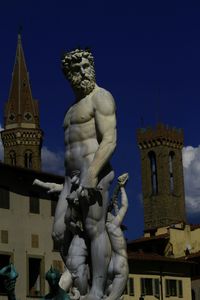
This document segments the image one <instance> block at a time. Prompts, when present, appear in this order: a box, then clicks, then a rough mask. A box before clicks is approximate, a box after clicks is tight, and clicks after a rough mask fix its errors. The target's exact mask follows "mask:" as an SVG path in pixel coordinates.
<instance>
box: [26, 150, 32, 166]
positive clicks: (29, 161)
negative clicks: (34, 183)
mask: <svg viewBox="0 0 200 300" xmlns="http://www.w3.org/2000/svg"><path fill="white" fill-rule="evenodd" d="M32 160H33V155H32V152H31V151H29V150H28V151H26V152H25V155H24V166H25V167H26V168H27V169H31V168H32V166H33V161H32Z"/></svg>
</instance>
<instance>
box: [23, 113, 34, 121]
mask: <svg viewBox="0 0 200 300" xmlns="http://www.w3.org/2000/svg"><path fill="white" fill-rule="evenodd" d="M24 119H25V120H26V121H31V120H32V119H33V117H32V114H31V113H30V112H28V111H27V112H25V113H24Z"/></svg>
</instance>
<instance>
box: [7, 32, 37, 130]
mask: <svg viewBox="0 0 200 300" xmlns="http://www.w3.org/2000/svg"><path fill="white" fill-rule="evenodd" d="M26 124H28V127H29V128H38V127H39V111H38V103H37V101H35V100H34V99H33V97H32V92H31V86H30V82H29V74H28V71H27V67H26V62H25V57H24V51H23V47H22V42H21V34H18V42H17V50H16V56H15V63H14V68H13V73H12V80H11V85H10V92H9V98H8V102H7V104H6V108H5V121H4V127H5V129H9V128H14V127H19V126H22V127H24V126H26Z"/></svg>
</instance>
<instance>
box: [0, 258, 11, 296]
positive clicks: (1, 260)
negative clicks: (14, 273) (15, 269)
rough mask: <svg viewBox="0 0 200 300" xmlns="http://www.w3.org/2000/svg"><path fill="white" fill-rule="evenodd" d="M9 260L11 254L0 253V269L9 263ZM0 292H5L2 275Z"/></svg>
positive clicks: (0, 277)
mask: <svg viewBox="0 0 200 300" xmlns="http://www.w3.org/2000/svg"><path fill="white" fill-rule="evenodd" d="M10 262H11V255H7V254H0V269H2V268H3V267H5V266H7V265H9V264H10ZM0 294H3V295H4V294H6V290H5V288H4V284H3V278H2V276H0Z"/></svg>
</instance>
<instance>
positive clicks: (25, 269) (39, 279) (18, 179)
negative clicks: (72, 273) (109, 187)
mask: <svg viewBox="0 0 200 300" xmlns="http://www.w3.org/2000/svg"><path fill="white" fill-rule="evenodd" d="M35 178H38V179H40V180H42V181H44V182H57V183H63V178H62V177H60V176H56V175H52V174H47V173H43V172H41V171H36V170H31V169H27V168H22V167H17V166H10V165H7V164H3V163H0V268H2V267H3V266H5V265H8V263H9V262H12V263H13V264H14V266H15V268H16V270H17V272H18V273H19V278H18V280H17V283H16V296H17V299H21V300H24V299H35V297H39V296H43V295H45V294H47V293H48V291H49V287H48V284H47V282H46V281H45V273H46V272H47V271H48V270H49V269H50V267H51V265H52V266H54V267H56V268H57V269H59V270H60V271H61V272H62V271H63V263H62V261H61V257H60V254H59V252H58V251H57V247H56V245H55V244H54V243H53V240H52V238H51V231H52V224H53V216H54V212H55V206H56V203H57V198H52V197H50V196H49V195H48V194H46V192H45V191H43V190H41V189H40V188H38V187H36V186H34V185H33V184H32V183H33V180H34V179H35ZM4 294H5V290H4V289H3V285H2V282H1V281H0V300H3V299H6V300H7V296H5V295H4Z"/></svg>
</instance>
